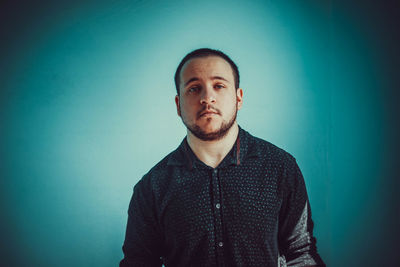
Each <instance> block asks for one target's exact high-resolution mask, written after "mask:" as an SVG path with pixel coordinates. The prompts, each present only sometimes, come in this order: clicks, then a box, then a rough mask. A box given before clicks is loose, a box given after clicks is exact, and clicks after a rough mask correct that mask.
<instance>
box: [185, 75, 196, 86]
mask: <svg viewBox="0 0 400 267" xmlns="http://www.w3.org/2000/svg"><path fill="white" fill-rule="evenodd" d="M198 80H199V78H196V77H193V78H190V79H189V81H187V82H186V83H185V85H184V86H186V85H188V84H189V83H191V82H194V81H198Z"/></svg>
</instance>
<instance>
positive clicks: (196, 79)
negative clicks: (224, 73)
mask: <svg viewBox="0 0 400 267" xmlns="http://www.w3.org/2000/svg"><path fill="white" fill-rule="evenodd" d="M198 80H199V78H197V77H193V78H190V79H189V80H188V81H187V82H186V83H185V85H184V86H186V85H188V84H189V83H191V82H194V81H198ZM211 80H223V81H226V82H228V83H229V81H228V80H227V79H225V78H224V77H221V76H212V77H211Z"/></svg>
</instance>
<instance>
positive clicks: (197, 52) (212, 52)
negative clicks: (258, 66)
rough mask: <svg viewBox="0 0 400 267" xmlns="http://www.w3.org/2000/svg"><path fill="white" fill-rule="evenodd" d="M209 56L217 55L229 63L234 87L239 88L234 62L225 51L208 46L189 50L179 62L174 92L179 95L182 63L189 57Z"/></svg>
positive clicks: (237, 73) (236, 68)
mask: <svg viewBox="0 0 400 267" xmlns="http://www.w3.org/2000/svg"><path fill="white" fill-rule="evenodd" d="M209 56H217V57H221V58H223V59H225V60H226V61H227V62H228V63H229V65H231V68H232V73H233V78H234V80H235V88H236V89H237V88H239V80H240V77H239V69H238V67H237V66H236V64H235V62H233V60H232V59H231V58H230V57H228V56H227V55H226V54H225V53H223V52H221V51H219V50H214V49H210V48H200V49H196V50H193V51H192V52H190V53H189V54H187V55H186V56H185V57H184V58H183V59H182V61H181V62H180V63H179V65H178V68H177V69H176V72H175V87H176V92H177V94H178V96H179V84H180V82H181V81H180V80H181V79H180V74H181V70H182V67H183V65H184V64H185V63H186V62H187V61H188V60H190V59H192V58H196V57H209Z"/></svg>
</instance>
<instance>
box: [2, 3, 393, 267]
mask: <svg viewBox="0 0 400 267" xmlns="http://www.w3.org/2000/svg"><path fill="white" fill-rule="evenodd" d="M349 2H350V1H349ZM399 13H400V12H399V4H398V3H396V2H395V1H382V3H379V2H378V1H362V2H359V3H357V2H354V1H351V3H348V2H347V1H342V2H341V1H334V0H332V1H317V0H310V1H285V2H284V1H235V0H233V1H208V0H203V1H178V0H176V1H108V2H106V1H79V2H78V1H47V2H46V1H32V2H29V1H8V2H2V3H1V4H0V30H1V32H0V33H1V37H0V48H1V51H0V56H1V57H0V88H1V92H0V110H1V113H0V123H1V124H0V135H1V139H0V140H1V143H0V144H1V146H0V160H1V161H0V175H1V179H0V183H1V184H0V186H1V187H0V209H1V210H0V211H1V220H0V231H1V232H0V235H1V238H0V240H1V241H0V242H1V243H0V244H1V247H0V251H1V255H0V263H1V266H116V265H117V264H118V262H119V260H120V259H121V258H122V250H121V246H122V242H123V239H124V232H125V226H126V219H127V213H126V211H127V208H128V203H129V200H130V197H131V194H132V188H133V186H134V184H135V183H136V182H137V181H138V180H139V179H140V178H141V177H142V175H143V174H145V173H146V172H147V171H148V170H149V169H150V168H151V167H152V166H153V165H154V164H155V163H157V162H158V161H159V160H160V159H161V158H163V157H164V156H165V155H167V154H168V153H169V152H170V151H172V150H173V149H175V148H176V147H177V146H178V145H179V143H180V141H181V140H182V138H183V137H184V136H185V128H184V126H183V124H182V123H181V121H180V119H179V117H178V116H177V115H176V110H175V104H174V96H175V88H174V83H173V74H174V71H175V69H176V67H177V65H178V63H179V61H180V60H181V58H182V57H183V56H184V55H185V54H186V53H187V52H189V51H191V50H193V49H196V48H200V47H211V48H216V49H221V50H222V51H224V52H226V53H227V54H228V55H230V56H231V57H232V59H233V60H234V61H235V62H236V63H237V65H238V66H239V70H240V74H241V79H242V82H241V87H242V88H243V89H244V104H243V109H242V110H241V111H240V112H239V116H238V122H239V124H240V125H241V126H242V127H243V128H244V129H246V130H248V131H249V132H250V133H252V134H253V135H256V136H258V137H261V138H264V139H266V140H268V141H270V142H272V143H274V144H276V145H278V146H280V147H282V148H284V149H285V150H287V151H288V152H290V153H291V154H292V155H294V156H295V157H296V159H297V161H298V163H299V165H300V168H301V169H302V172H303V175H304V177H305V180H306V184H307V189H308V194H309V198H310V201H311V207H312V211H313V219H314V222H315V235H316V237H317V240H318V242H317V246H318V249H319V252H320V254H321V256H322V258H323V259H324V260H325V261H326V263H327V264H328V266H395V265H396V264H398V262H399V261H400V256H399V253H398V247H397V240H398V239H399V237H400V235H399V230H398V227H399V225H400V224H399V223H400V219H399V217H400V209H399V205H398V203H399V200H400V196H399V193H398V188H399V181H398V178H399V167H398V166H399V160H398V147H399V141H398V137H399V123H398V116H397V114H398V111H399V105H398V99H399V92H398V91H399V89H400V86H399V85H400V83H399V76H398V75H399V70H400V68H399V65H400V64H399V62H400V56H399V49H398V45H399V39H400V38H399V31H398V29H399V27H398V26H399V21H398V18H399Z"/></svg>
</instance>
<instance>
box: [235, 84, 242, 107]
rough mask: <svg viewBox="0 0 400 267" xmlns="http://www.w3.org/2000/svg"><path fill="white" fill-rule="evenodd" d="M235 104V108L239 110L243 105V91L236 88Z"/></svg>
mask: <svg viewBox="0 0 400 267" xmlns="http://www.w3.org/2000/svg"><path fill="white" fill-rule="evenodd" d="M236 102H237V108H238V109H241V108H242V105H243V89H242V88H238V89H236Z"/></svg>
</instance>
